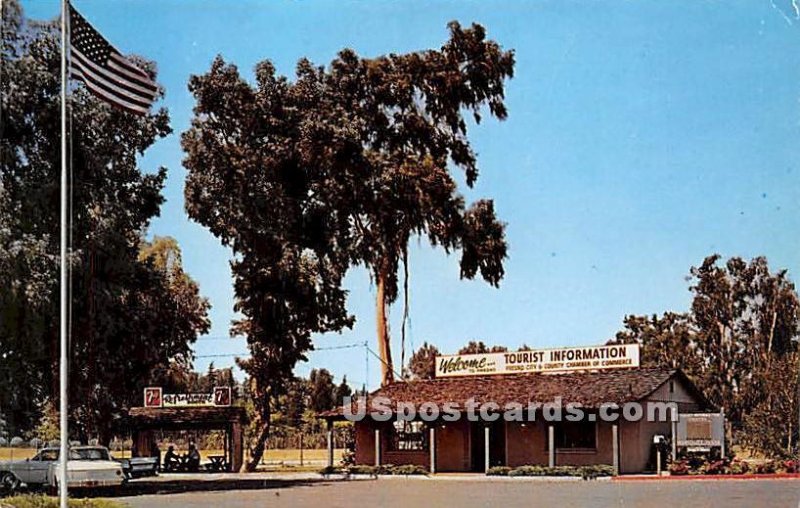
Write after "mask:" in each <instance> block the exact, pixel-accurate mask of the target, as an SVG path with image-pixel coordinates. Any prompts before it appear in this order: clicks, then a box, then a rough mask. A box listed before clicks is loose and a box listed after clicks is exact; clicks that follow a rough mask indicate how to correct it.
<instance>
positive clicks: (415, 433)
mask: <svg viewBox="0 0 800 508" xmlns="http://www.w3.org/2000/svg"><path fill="white" fill-rule="evenodd" d="M392 431H393V432H392V450H393V451H398V452H405V451H422V450H427V449H428V439H427V437H426V434H427V433H426V432H425V424H424V423H423V422H397V421H395V422H393V425H392Z"/></svg>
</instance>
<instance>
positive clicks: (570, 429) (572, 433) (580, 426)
mask: <svg viewBox="0 0 800 508" xmlns="http://www.w3.org/2000/svg"><path fill="white" fill-rule="evenodd" d="M553 425H554V427H555V428H554V429H553V430H554V434H555V436H554V438H555V444H556V449H557V450H587V449H588V450H594V449H596V448H597V422H557V423H554V424H553Z"/></svg>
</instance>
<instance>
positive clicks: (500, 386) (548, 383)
mask: <svg viewBox="0 0 800 508" xmlns="http://www.w3.org/2000/svg"><path fill="white" fill-rule="evenodd" d="M673 377H677V378H679V379H680V381H681V382H683V383H685V384H686V386H687V388H688V390H689V392H690V393H692V394H693V395H694V396H695V397H696V398H697V399H698V400H697V403H698V405H700V406H704V407H708V402H707V401H706V400H705V398H704V397H703V395H702V394H700V392H699V391H698V390H697V389H696V388H695V387H694V385H693V384H692V383H691V381H689V380H688V378H686V376H685V375H684V374H683V373H682V372H681V371H679V370H667V369H657V368H636V369H624V370H623V369H618V370H605V371H596V372H569V373H563V374H538V373H531V374H508V375H492V376H464V377H448V378H438V379H426V380H417V381H400V382H395V383H392V384H390V385H387V386H384V387H382V388H381V389H379V390H376V391H375V392H373V393H372V394H370V397H386V398H388V399H389V400H390V401H391V404H390V405H391V407H392V408H396V407H397V406H396V404H397V402H398V401H402V402H406V403H410V404H414V405H416V406H417V407H419V405H421V404H422V403H423V402H433V403H434V404H437V405H438V406H439V407H442V406H443V405H444V404H445V403H454V404H456V405H457V406H458V407H460V408H463V407H464V403H465V402H466V401H467V400H469V399H471V398H472V399H474V400H475V402H476V403H478V404H482V403H486V402H495V403H497V404H499V405H500V406H501V407H502V406H504V405H506V404H508V403H510V402H518V403H520V404H523V405H526V404H528V403H537V402H538V403H541V404H545V403H553V402H555V401H556V397H561V403H562V404H564V405H566V404H568V403H574V404H580V405H582V406H583V407H586V408H598V407H600V405H601V404H603V403H616V404H620V405H622V404H625V403H626V402H635V401H640V400H642V399H644V398H646V397H647V396H648V395H650V394H651V393H652V392H653V391H655V390H656V389H657V388H658V387H659V386H661V385H662V384H664V383H665V382H666V381H667V380H669V379H670V378H673ZM342 413H343V411H342V408H336V409H334V410H332V411H328V412H325V413H320V415H319V416H320V417H323V418H336V417H338V416H340V415H342Z"/></svg>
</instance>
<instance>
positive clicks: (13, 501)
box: [3, 494, 125, 508]
mask: <svg viewBox="0 0 800 508" xmlns="http://www.w3.org/2000/svg"><path fill="white" fill-rule="evenodd" d="M3 506H12V507H14V508H58V506H59V504H58V498H57V497H51V496H43V495H38V494H36V495H34V494H28V495H24V496H14V497H9V498H6V499H3ZM124 506H125V504H123V503H119V502H117V501H111V500H109V499H97V498H93V499H70V500H69V508H123V507H124Z"/></svg>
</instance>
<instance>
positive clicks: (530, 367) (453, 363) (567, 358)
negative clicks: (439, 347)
mask: <svg viewBox="0 0 800 508" xmlns="http://www.w3.org/2000/svg"><path fill="white" fill-rule="evenodd" d="M638 366H639V345H638V344H622V345H618V346H589V347H567V348H559V349H536V350H533V351H516V352H504V353H478V354H469V355H447V356H437V357H436V377H452V376H485V375H489V374H517V373H524V372H566V371H575V370H603V369H620V368H629V367H638Z"/></svg>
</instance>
